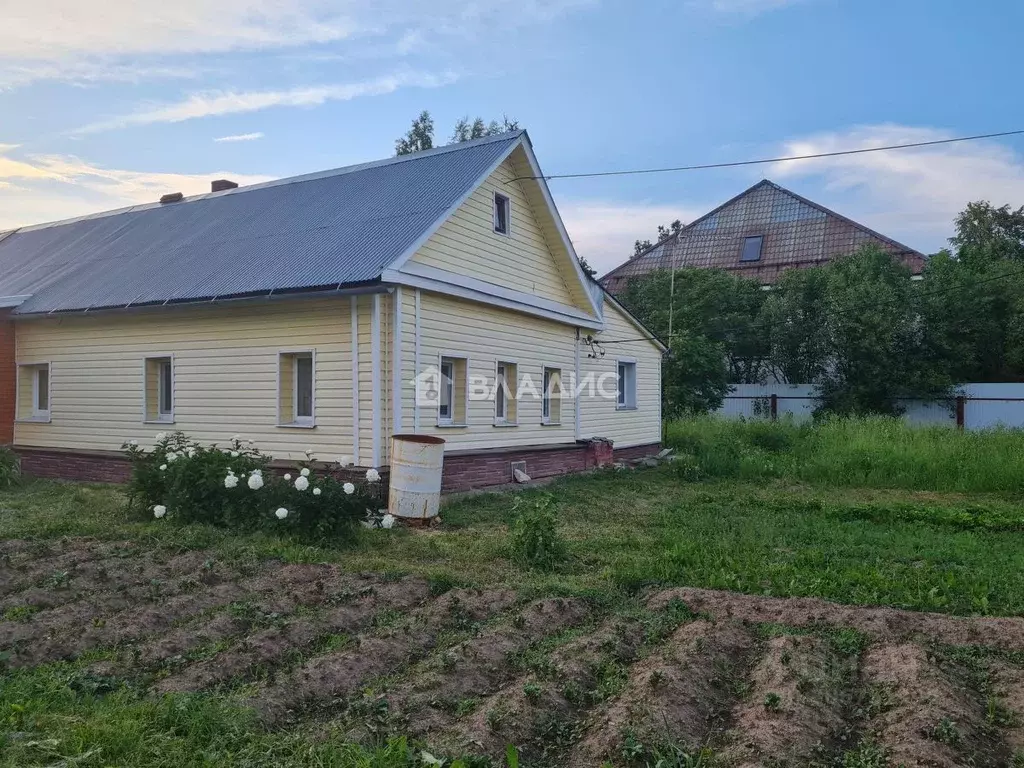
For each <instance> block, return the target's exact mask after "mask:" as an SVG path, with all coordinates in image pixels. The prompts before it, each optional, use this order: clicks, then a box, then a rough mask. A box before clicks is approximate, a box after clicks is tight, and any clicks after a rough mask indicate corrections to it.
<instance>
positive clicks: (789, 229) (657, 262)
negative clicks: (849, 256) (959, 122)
mask: <svg viewBox="0 0 1024 768" xmlns="http://www.w3.org/2000/svg"><path fill="white" fill-rule="evenodd" d="M757 196H764V197H767V198H768V205H769V206H773V205H778V201H782V202H783V206H782V207H783V208H786V209H787V210H786V211H784V212H783V215H782V216H781V217H780V220H779V221H777V222H774V223H772V224H770V225H769V223H768V222H769V220H770V219H772V218H773V210H772V208H771V207H768V208H767V209H766V210H765V211H760V213H761V214H762V216H761V218H760V219H758V217H757V216H756V215H753V216H747V217H746V220H745V221H744V220H740V221H734V222H731V227H730V232H729V233H728V234H727V235H722V234H716V235H711V233H713V232H714V231H715V230H716V229H717V224H718V221H717V217H718V215H719V214H720V213H722V212H723V211H726V209H729V208H731V207H734V206H736V204H737V203H739V202H740V201H743V200H744V199H745V198H753V197H757ZM800 209H804V210H803V211H801V210H800ZM807 212H813V213H816V214H817V216H816V217H813V218H816V219H818V220H819V221H824V220H826V219H829V220H831V222H832V227H831V229H829V228H828V227H827V226H824V225H814V226H813V227H812V226H809V225H808V222H809V221H810V219H811V218H812V217H809V216H808V215H807ZM765 213H767V216H765V215H764V214H765ZM769 226H771V227H774V228H776V229H780V230H784V234H785V238H780V240H781V239H784V242H780V243H778V248H777V250H776V251H775V252H774V254H773V255H774V259H773V260H771V261H769V260H767V259H766V260H760V261H754V262H741V261H740V249H739V247H738V246H739V244H740V241H742V239H743V238H744V237H745V236H747V235H756V234H760V233H762V232H763V231H765V230H766V229H767V228H768V227H769ZM801 229H802V231H801ZM703 233H708V237H707V240H706V242H705V243H702V247H700V248H692V247H691V248H690V249H689V252H687V253H683V251H684V250H685V248H684V244H687V242H688V241H690V243H692V241H693V240H694V239H695V238H697V237H699V236H701V235H702V234H703ZM769 236H770V235H769ZM737 238H739V241H737V240H736V239H737ZM812 241H813V242H812ZM871 241H874V242H877V243H879V244H880V245H882V247H884V248H886V249H887V250H889V251H890V252H892V253H893V254H894V255H897V256H898V257H899V258H900V259H901V260H902V261H904V262H905V263H907V264H908V266H910V267H911V270H912V271H913V272H915V273H920V271H921V269H922V268H923V266H924V262H925V261H926V260H927V257H926V256H925V255H924V254H922V253H920V252H919V251H916V250H914V249H913V248H910V247H909V246H907V245H904V244H903V243H900V242H898V241H896V240H893V239H892V238H890V237H887V236H886V235H883V234H881V233H880V232H876V231H875V230H873V229H871V228H869V227H866V226H864V225H863V224H860V223H858V222H856V221H853V220H852V219H849V218H847V217H846V216H843V215H842V214H840V213H836V212H835V211H833V210H831V209H830V208H826V207H825V206H823V205H821V204H819V203H815V202H814V201H813V200H809V199H807V198H806V197H803V196H801V195H798V194H797V193H795V192H792V191H791V190H788V189H786V188H785V187H782V186H780V185H778V184H776V183H775V182H773V181H770V180H768V179H764V180H762V181H759V182H758V183H756V184H754V185H753V186H751V187H749V188H748V189H745V190H744V191H743V192H740V193H739V194H738V195H736V196H735V197H732V198H730V199H729V200H727V201H726V202H724V203H722V204H721V205H719V206H718V207H717V208H714V209H713V210H711V211H708V212H707V213H706V214H704V215H703V216H701V217H700V218H698V219H696V220H695V221H693V222H691V223H690V224H688V225H686V226H685V227H683V228H682V229H681V230H680V231H679V232H678V233H676V234H675V235H673V236H672V237H670V238H668V239H666V240H663V241H662V242H660V243H657V244H655V245H652V246H651V247H650V248H648V249H647V250H645V251H643V252H642V253H640V254H638V255H637V256H634V257H633V258H631V259H629V260H627V261H625V262H623V263H622V264H620V265H619V266H617V267H615V268H614V269H612V270H611V271H609V272H608V273H607V274H605V275H604V276H603V277H601V278H600V280H601V283H602V285H610V284H615V283H619V282H622V281H623V280H625V279H628V278H629V277H632V276H634V275H638V274H646V273H647V272H651V271H654V270H657V269H667V268H679V267H688V266H696V267H712V268H725V269H733V270H736V271H740V272H743V271H751V272H764V271H765V267H769V268H771V269H773V270H774V272H773V273H770V274H767V275H761V276H762V277H768V278H774V277H777V275H778V273H779V272H781V271H783V270H784V269H785V268H787V267H793V266H813V265H815V264H821V263H824V262H827V261H829V260H831V259H832V258H834V257H835V256H838V255H843V254H846V253H850V252H852V251H854V250H856V248H857V247H859V246H860V245H861V244H863V243H864V242H871ZM694 262H699V263H694Z"/></svg>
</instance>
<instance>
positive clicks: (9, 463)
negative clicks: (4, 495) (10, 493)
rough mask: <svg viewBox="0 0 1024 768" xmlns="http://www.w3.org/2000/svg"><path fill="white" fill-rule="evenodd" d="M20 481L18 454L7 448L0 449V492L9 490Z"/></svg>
mask: <svg viewBox="0 0 1024 768" xmlns="http://www.w3.org/2000/svg"><path fill="white" fill-rule="evenodd" d="M20 479H21V462H20V461H18V454H16V453H15V452H14V451H13V450H11V449H10V448H7V447H0V490H2V489H4V488H10V487H11V486H12V485H14V484H15V483H17V482H18V481H19V480H20Z"/></svg>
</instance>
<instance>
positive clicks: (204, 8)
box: [0, 0, 358, 61]
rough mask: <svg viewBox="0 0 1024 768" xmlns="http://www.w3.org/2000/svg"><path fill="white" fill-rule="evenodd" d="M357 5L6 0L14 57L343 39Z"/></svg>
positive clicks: (6, 42) (6, 30)
mask: <svg viewBox="0 0 1024 768" xmlns="http://www.w3.org/2000/svg"><path fill="white" fill-rule="evenodd" d="M357 5H358V4H356V3H351V2H349V3H344V2H343V3H336V2H331V0H295V1H294V2H287V1H282V0H216V2H211V1H210V0H175V1H174V2H162V0H104V2H102V3H95V2H82V0H32V1H31V2H27V1H26V0H4V2H3V4H2V6H3V8H2V11H0V14H2V16H3V18H4V23H3V25H2V26H0V50H2V51H3V52H4V56H5V57H7V58H11V59H13V58H22V59H37V60H44V61H60V60H61V59H64V58H68V57H70V56H74V55H82V54H85V55H97V56H110V55H124V54H140V53H145V54H150V53H157V54H160V53H164V54H174V53H197V52H218V51H229V50H237V49H255V48H265V47H272V46H283V45H301V44H305V43H322V42H328V41H331V40H339V39H342V38H344V37H347V36H348V35H350V34H351V33H352V32H353V29H354V28H355V26H356V22H355V21H354V20H353V18H352V13H351V9H352V7H353V6H357Z"/></svg>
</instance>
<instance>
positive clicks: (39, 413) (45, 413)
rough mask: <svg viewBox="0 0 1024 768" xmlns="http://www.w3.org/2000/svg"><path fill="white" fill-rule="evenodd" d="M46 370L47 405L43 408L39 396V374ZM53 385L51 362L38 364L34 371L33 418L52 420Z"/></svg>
mask: <svg viewBox="0 0 1024 768" xmlns="http://www.w3.org/2000/svg"><path fill="white" fill-rule="evenodd" d="M43 371H46V407H45V408H43V407H42V406H41V405H40V404H39V396H40V394H41V392H40V387H39V374H41V373H42V372H43ZM51 390H52V387H51V386H50V364H49V363H47V364H46V365H40V366H37V367H36V369H35V370H34V371H33V373H32V418H34V419H39V420H40V421H49V420H50V392H51Z"/></svg>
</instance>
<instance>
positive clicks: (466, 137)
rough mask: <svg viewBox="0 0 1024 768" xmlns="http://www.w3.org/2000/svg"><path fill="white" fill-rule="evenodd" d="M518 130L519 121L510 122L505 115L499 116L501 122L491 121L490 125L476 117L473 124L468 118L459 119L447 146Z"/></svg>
mask: <svg viewBox="0 0 1024 768" xmlns="http://www.w3.org/2000/svg"><path fill="white" fill-rule="evenodd" d="M517 130H519V121H517V120H510V119H509V118H508V116H507V115H502V116H501V122H500V123H499V122H498V121H497V120H491V122H490V123H484V120H483V118H482V117H477V118H476V119H474V120H473V122H470V121H469V118H468V117H462V118H459V122H457V123H456V124H455V130H454V131H452V137H451V139H449V141H448V143H449V144H458V143H461V142H463V141H472V140H473V139H482V138H484V137H485V136H494V135H496V134H499V133H508V132H509V131H517Z"/></svg>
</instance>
